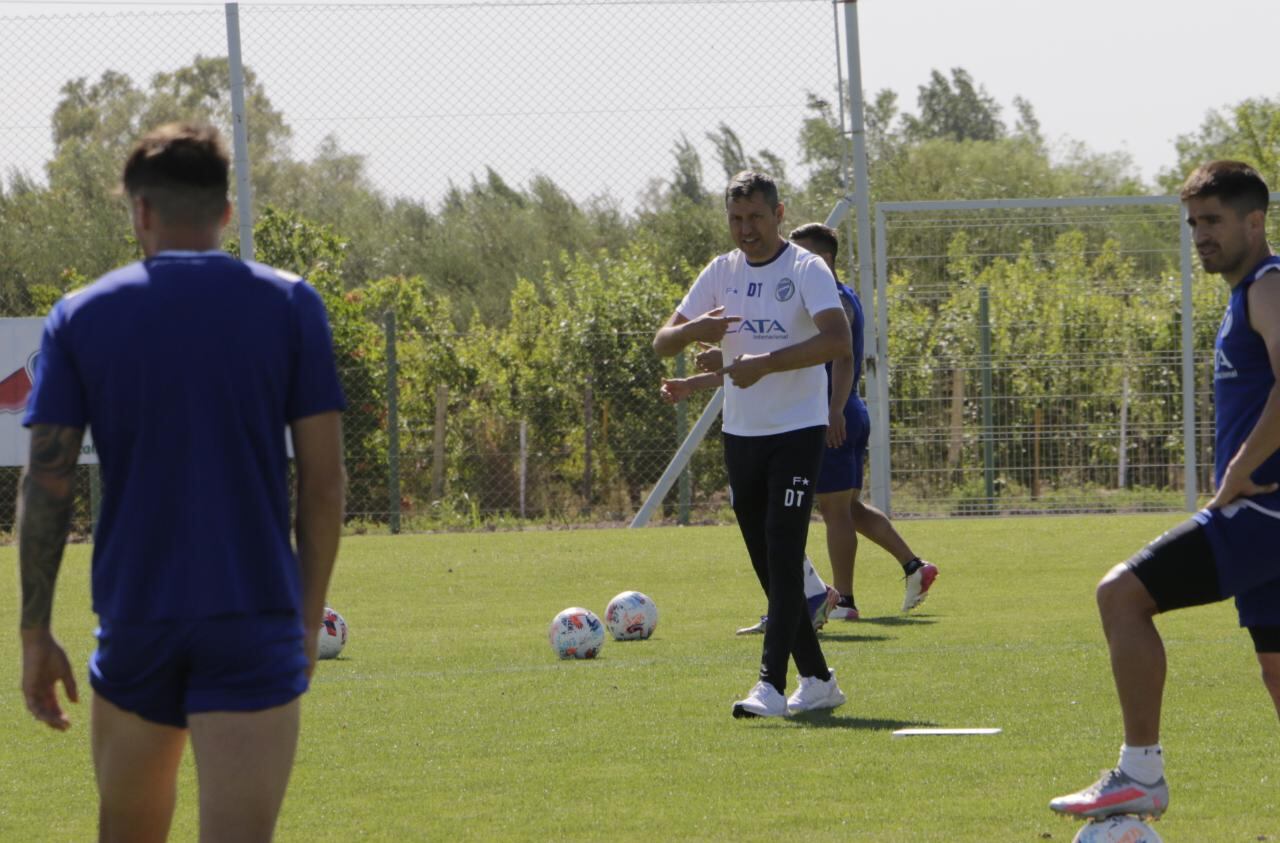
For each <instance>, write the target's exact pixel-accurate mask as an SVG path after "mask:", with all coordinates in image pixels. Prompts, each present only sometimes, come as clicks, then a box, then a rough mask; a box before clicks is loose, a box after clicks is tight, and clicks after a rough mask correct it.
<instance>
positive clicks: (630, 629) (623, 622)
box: [604, 591, 658, 641]
mask: <svg viewBox="0 0 1280 843" xmlns="http://www.w3.org/2000/svg"><path fill="white" fill-rule="evenodd" d="M604 623H605V626H607V627H609V632H610V634H612V635H613V638H614V640H615V641H630V640H643V639H645V638H648V637H649V636H650V635H653V631H654V630H655V629H657V628H658V607H657V606H655V605H654V603H653V601H652V600H650V599H649V596H648V595H646V594H641V593H640V592H638V591H624V592H622V593H621V594H619V595H618V596H617V597H615V598H613V599H612V600H610V601H609V607H608V608H607V609H605V610H604Z"/></svg>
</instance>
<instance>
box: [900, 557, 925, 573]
mask: <svg viewBox="0 0 1280 843" xmlns="http://www.w3.org/2000/svg"><path fill="white" fill-rule="evenodd" d="M923 567H924V560H923V559H921V558H920V557H919V556H912V557H911V558H910V559H908V560H907V561H906V562H903V563H902V571H903V573H905V574H906V575H907V576H911V575H912V574H914V573H915V572H916V571H918V570H920V569H921V568H923Z"/></svg>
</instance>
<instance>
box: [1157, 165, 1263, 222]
mask: <svg viewBox="0 0 1280 843" xmlns="http://www.w3.org/2000/svg"><path fill="white" fill-rule="evenodd" d="M1179 196H1180V197H1181V199H1182V201H1183V202H1185V201H1187V200H1188V199H1205V198H1208V197H1210V196H1216V197H1218V198H1219V199H1220V200H1222V204H1224V205H1230V206H1231V207H1232V208H1233V209H1235V211H1236V213H1238V214H1240V215H1242V216H1243V215H1244V214H1247V213H1249V212H1250V211H1262V212H1263V213H1264V214H1265V213H1266V211H1267V204H1268V202H1270V200H1271V191H1269V190H1268V189H1267V183H1266V182H1264V181H1263V180H1262V176H1260V175H1258V171H1257V170H1255V169H1254V168H1253V167H1250V166H1249V165H1248V164H1246V163H1244V162H1243V161H1226V160H1221V161H1210V162H1208V163H1206V164H1201V165H1200V166H1199V167H1196V168H1195V170H1193V171H1192V173H1191V175H1189V176H1187V180H1186V182H1184V183H1183V185H1182V192H1181V193H1180V194H1179Z"/></svg>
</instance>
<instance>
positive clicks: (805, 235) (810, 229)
mask: <svg viewBox="0 0 1280 843" xmlns="http://www.w3.org/2000/svg"><path fill="white" fill-rule="evenodd" d="M787 239H788V240H792V241H794V240H812V241H814V242H815V243H817V244H818V245H820V246H822V248H823V249H825V250H826V251H828V252H830V253H831V257H833V258H834V257H835V256H836V255H838V254H839V253H840V240H839V239H838V238H837V236H836V230H835V229H834V228H832V227H831V226H829V225H823V224H822V223H820V222H807V223H805V224H804V225H802V226H798V227H796V228H795V229H793V230H792V231H791V235H790V236H789V237H788V238H787Z"/></svg>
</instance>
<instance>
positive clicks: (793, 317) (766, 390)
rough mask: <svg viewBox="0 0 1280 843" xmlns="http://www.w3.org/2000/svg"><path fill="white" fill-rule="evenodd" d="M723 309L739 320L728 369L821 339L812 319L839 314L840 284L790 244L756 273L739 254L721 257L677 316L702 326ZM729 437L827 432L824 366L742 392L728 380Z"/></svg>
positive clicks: (724, 346)
mask: <svg viewBox="0 0 1280 843" xmlns="http://www.w3.org/2000/svg"><path fill="white" fill-rule="evenodd" d="M720 305H724V315H725V316H740V317H742V321H741V322H735V323H733V324H732V325H730V326H729V332H728V333H726V334H725V335H724V339H723V340H722V341H721V342H720V349H721V353H722V354H723V355H724V362H725V364H726V365H727V364H729V363H730V362H732V361H733V359H734V358H735V357H737V356H738V355H739V354H764V353H765V352H769V351H777V350H778V349H781V348H786V347H787V346H790V345H795V344H796V343H799V342H803V341H804V340H807V339H809V338H810V337H813V336H817V334H818V327H817V325H815V324H814V322H813V317H814V315H815V314H817V313H820V312H822V311H824V310H830V309H832V308H836V309H839V308H840V298H839V295H838V294H837V293H836V282H835V278H834V277H832V275H831V270H829V269H827V265H826V264H825V263H823V261H822V258H820V257H818V256H817V255H815V254H813V253H812V252H808V251H805V250H804V249H801V248H800V247H799V246H796V245H795V244H794V243H787V244H786V246H785V247H784V248H783V249H782V251H781V252H779V253H778V256H777V257H775V258H774V259H773V260H771V261H769V262H768V263H766V264H762V265H759V266H752V265H751V264H749V263H748V262H747V259H746V256H745V255H744V254H742V250H741V249H734V250H733V251H732V252H729V253H728V254H724V255H720V256H719V257H717V258H716V259H715V260H713V261H711V263H709V264H707V268H706V269H704V270H702V273H701V274H700V275H699V276H698V280H696V281H694V282H693V286H692V287H691V288H689V292H688V293H687V294H686V295H685V297H684V299H683V300H682V301H681V302H680V305H679V307H677V308H676V310H677V312H679V313H680V315H681V316H684V317H685V318H686V319H689V320H693V319H697V318H698V317H699V316H701V315H702V314H704V313H706V312H707V311H709V310H713V309H715V308H716V307H719V306H720ZM724 388H725V397H724V419H723V424H722V427H723V429H724V431H725V432H726V433H732V434H734V435H736V436H768V435H770V434H774V433H785V432H787V431H789V430H800V429H802V428H806V427H818V426H825V425H826V423H827V373H826V370H825V369H824V368H823V366H822V364H818V365H816V366H807V367H805V368H803V369H792V370H791V371H787V372H774V373H772V374H768V375H765V376H764V377H763V378H761V379H760V380H759V381H757V382H756V383H754V384H752V385H751V386H749V387H747V388H746V389H742V388H740V387H737V386H734V384H733V381H732V380H730V379H729V378H728V377H726V378H725V380H724Z"/></svg>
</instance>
